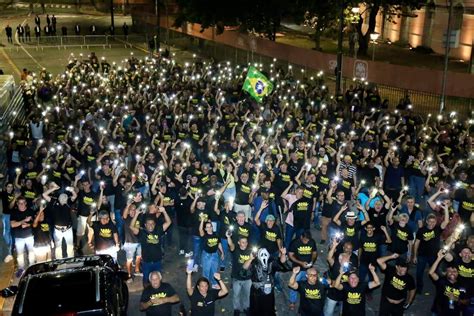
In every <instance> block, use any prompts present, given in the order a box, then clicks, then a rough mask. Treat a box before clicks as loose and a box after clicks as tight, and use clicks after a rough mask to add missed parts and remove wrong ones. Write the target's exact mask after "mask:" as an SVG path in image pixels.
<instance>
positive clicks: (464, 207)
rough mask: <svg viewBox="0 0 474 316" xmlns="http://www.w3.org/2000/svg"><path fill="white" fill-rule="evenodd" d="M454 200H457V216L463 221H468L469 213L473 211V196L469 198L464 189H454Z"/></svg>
mask: <svg viewBox="0 0 474 316" xmlns="http://www.w3.org/2000/svg"><path fill="white" fill-rule="evenodd" d="M455 200H456V201H459V209H458V213H459V216H460V217H461V219H462V220H463V221H464V222H465V223H469V221H470V218H471V214H472V212H474V198H472V197H471V198H469V197H468V196H467V194H466V190H464V189H461V190H457V191H456V195H455Z"/></svg>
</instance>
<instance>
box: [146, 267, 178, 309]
mask: <svg viewBox="0 0 474 316" xmlns="http://www.w3.org/2000/svg"><path fill="white" fill-rule="evenodd" d="M161 280H162V278H161V273H160V272H158V271H153V272H151V273H150V276H149V281H150V286H147V287H146V288H145V289H144V290H143V292H142V296H141V298H140V311H142V312H143V311H144V312H145V313H146V316H171V305H172V304H176V303H179V296H178V294H176V291H175V290H174V288H173V287H172V286H171V285H170V284H168V283H164V282H161Z"/></svg>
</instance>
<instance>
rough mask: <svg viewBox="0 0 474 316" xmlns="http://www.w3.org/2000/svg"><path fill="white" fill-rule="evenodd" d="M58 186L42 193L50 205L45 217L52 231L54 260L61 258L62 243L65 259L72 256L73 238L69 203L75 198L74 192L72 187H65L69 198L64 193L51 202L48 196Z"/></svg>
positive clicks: (57, 187)
mask: <svg viewBox="0 0 474 316" xmlns="http://www.w3.org/2000/svg"><path fill="white" fill-rule="evenodd" d="M58 189H59V186H57V185H54V186H53V187H52V188H51V189H49V190H47V191H45V192H44V193H43V198H44V199H45V200H46V202H50V204H51V205H49V207H48V208H47V210H46V215H47V217H48V218H49V220H50V224H51V225H52V227H51V228H52V229H54V233H53V236H54V247H55V248H54V249H55V258H56V259H61V258H63V250H62V242H63V239H64V241H65V242H66V253H67V257H72V256H74V236H73V231H72V216H71V206H70V205H69V204H68V201H70V202H71V203H72V202H74V201H75V200H76V198H77V194H76V191H74V189H73V188H72V187H66V191H68V192H70V193H71V194H72V196H71V198H69V196H68V195H67V194H66V193H61V194H60V195H59V197H58V199H57V200H54V201H53V200H52V198H51V196H50V194H51V193H53V192H55V191H57V190H58Z"/></svg>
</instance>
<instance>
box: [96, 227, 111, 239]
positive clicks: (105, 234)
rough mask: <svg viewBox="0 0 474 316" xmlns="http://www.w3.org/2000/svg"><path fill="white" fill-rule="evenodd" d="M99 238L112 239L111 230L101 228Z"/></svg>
mask: <svg viewBox="0 0 474 316" xmlns="http://www.w3.org/2000/svg"><path fill="white" fill-rule="evenodd" d="M99 236H100V237H102V238H110V237H112V230H111V229H110V228H101V229H100V231H99Z"/></svg>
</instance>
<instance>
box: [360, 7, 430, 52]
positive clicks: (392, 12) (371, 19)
mask: <svg viewBox="0 0 474 316" xmlns="http://www.w3.org/2000/svg"><path fill="white" fill-rule="evenodd" d="M365 5H366V10H369V14H368V28H367V31H366V32H365V33H363V32H362V25H363V24H364V18H363V13H364V12H361V14H360V19H359V22H358V23H357V24H356V29H357V33H358V34H359V50H358V54H359V55H367V51H368V49H369V40H370V34H371V33H373V32H374V31H375V22H376V18H377V14H378V13H379V11H380V10H382V11H383V13H384V15H385V16H386V17H387V19H388V20H389V21H393V20H392V17H393V16H402V15H403V14H404V9H405V8H410V9H419V8H420V7H421V2H419V1H415V0H373V1H367V2H365Z"/></svg>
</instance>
